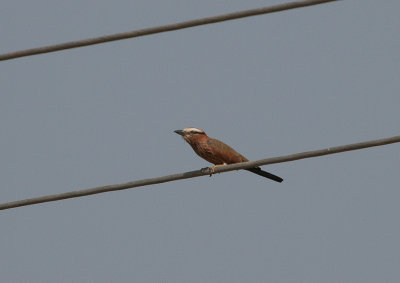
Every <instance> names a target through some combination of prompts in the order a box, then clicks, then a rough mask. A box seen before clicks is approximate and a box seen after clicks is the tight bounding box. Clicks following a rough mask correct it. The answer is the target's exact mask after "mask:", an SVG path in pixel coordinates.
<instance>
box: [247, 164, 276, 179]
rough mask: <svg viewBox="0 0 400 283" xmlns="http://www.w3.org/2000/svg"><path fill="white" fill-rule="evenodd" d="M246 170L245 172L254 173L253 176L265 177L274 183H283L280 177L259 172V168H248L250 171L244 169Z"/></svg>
mask: <svg viewBox="0 0 400 283" xmlns="http://www.w3.org/2000/svg"><path fill="white" fill-rule="evenodd" d="M246 170H247V171H250V172H252V173H254V174H257V175H260V176H263V177H265V178H268V179H271V180H274V181H275V182H279V183H281V182H282V181H283V179H282V178H281V177H278V176H276V175H274V174H271V173H268V172H266V171H263V170H261V168H260V167H256V168H250V169H246Z"/></svg>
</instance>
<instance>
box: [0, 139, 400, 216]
mask: <svg viewBox="0 0 400 283" xmlns="http://www.w3.org/2000/svg"><path fill="white" fill-rule="evenodd" d="M398 142H400V136H393V137H389V138H383V139H377V140H370V141H365V142H360V143H353V144H347V145H341V146H335V147H328V148H325V149H319V150H312V151H306V152H300V153H295V154H290V155H284V156H278V157H272V158H264V159H260V160H256V161H249V162H243V163H235V164H229V165H226V166H218V167H215V169H214V170H213V172H212V170H211V169H210V168H203V169H201V170H195V171H189V172H183V173H177V174H172V175H166V176H161V177H155V178H149V179H142V180H137V181H132V182H127V183H122V184H115V185H107V186H101V187H95V188H90V189H83V190H76V191H71V192H65V193H60V194H52V195H47V196H41V197H34V198H29V199H24V200H17V201H11V202H6V203H2V204H0V210H5V209H10V208H15V207H20V206H28V205H33V204H38V203H44V202H52V201H58V200H63V199H69V198H77V197H83V196H88V195H94V194H100V193H105V192H112V191H120V190H126V189H131V188H136V187H142V186H148V185H154V184H160V183H166V182H171V181H176V180H182V179H189V178H194V177H200V176H206V175H210V174H216V173H223V172H228V171H233V170H240V169H248V168H253V167H258V166H262V165H268V164H276V163H283V162H289V161H295V160H300V159H305V158H311V157H318V156H323V155H329V154H335V153H340V152H345V151H352V150H358V149H363V148H368V147H374V146H382V145H387V144H392V143H398Z"/></svg>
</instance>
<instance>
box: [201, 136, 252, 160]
mask: <svg viewBox="0 0 400 283" xmlns="http://www.w3.org/2000/svg"><path fill="white" fill-rule="evenodd" d="M207 144H208V145H209V146H210V147H211V148H212V153H213V155H214V157H215V159H218V161H219V163H218V164H222V163H226V164H232V163H239V162H244V161H248V159H247V158H246V157H244V156H243V155H241V154H240V153H238V152H237V151H236V150H234V149H233V148H231V147H230V146H229V145H227V144H226V143H223V142H222V141H219V140H216V139H209V140H208V141H207Z"/></svg>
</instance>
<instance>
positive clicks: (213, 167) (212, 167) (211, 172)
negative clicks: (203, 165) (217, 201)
mask: <svg viewBox="0 0 400 283" xmlns="http://www.w3.org/2000/svg"><path fill="white" fill-rule="evenodd" d="M225 165H226V163H224V164H218V165H213V166H211V167H210V168H209V170H210V177H211V176H212V174H214V173H215V168H217V167H221V166H225Z"/></svg>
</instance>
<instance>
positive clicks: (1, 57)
mask: <svg viewBox="0 0 400 283" xmlns="http://www.w3.org/2000/svg"><path fill="white" fill-rule="evenodd" d="M333 1H339V0H304V1H295V2H288V3H283V4H277V5H273V6H268V7H262V8H256V9H250V10H244V11H239V12H233V13H228V14H222V15H217V16H211V17H206V18H199V19H194V20H188V21H183V22H178V23H174V24H168V25H162V26H155V27H150V28H144V29H138V30H132V31H128V32H122V33H116V34H110V35H103V36H99V37H93V38H88V39H82V40H76V41H70V42H64V43H59V44H54V45H48V46H42V47H36V48H31V49H25V50H19V51H13V52H9V53H3V54H0V61H5V60H10V59H15V58H20V57H26V56H32V55H38V54H43V53H50V52H55V51H60V50H65V49H71V48H78V47H83V46H89V45H94V44H100V43H105V42H110V41H115V40H122V39H127V38H133V37H139V36H145V35H151V34H156V33H162V32H167V31H174V30H180V29H185V28H190V27H195V26H201V25H207V24H213V23H218V22H223V21H230V20H235V19H240V18H245V17H251V16H257V15H262V14H268V13H274V12H279V11H284V10H289V9H295V8H301V7H307V6H312V5H317V4H323V3H328V2H333Z"/></svg>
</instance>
